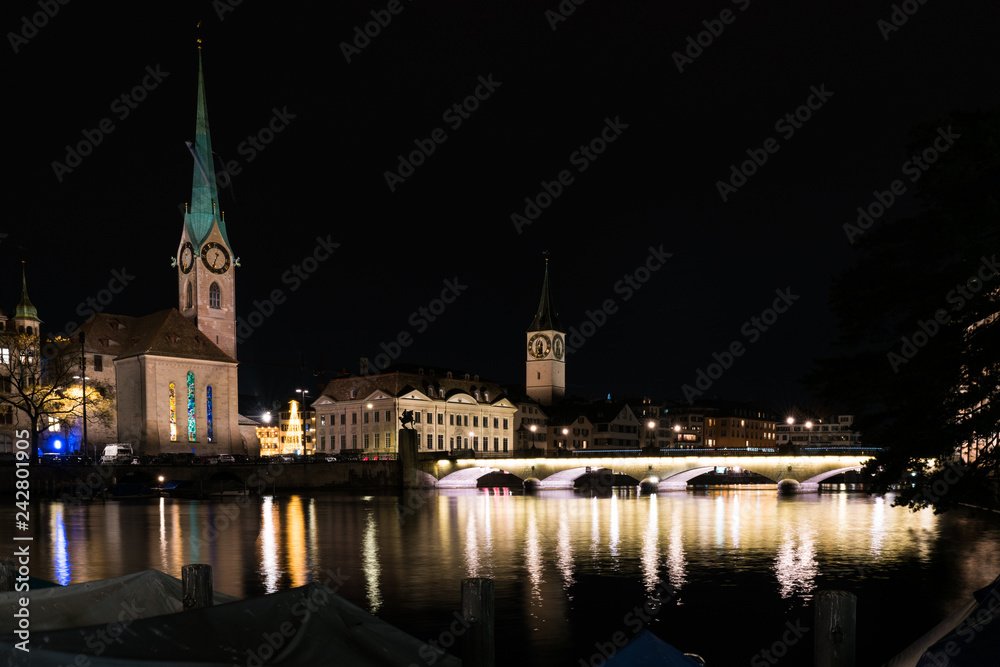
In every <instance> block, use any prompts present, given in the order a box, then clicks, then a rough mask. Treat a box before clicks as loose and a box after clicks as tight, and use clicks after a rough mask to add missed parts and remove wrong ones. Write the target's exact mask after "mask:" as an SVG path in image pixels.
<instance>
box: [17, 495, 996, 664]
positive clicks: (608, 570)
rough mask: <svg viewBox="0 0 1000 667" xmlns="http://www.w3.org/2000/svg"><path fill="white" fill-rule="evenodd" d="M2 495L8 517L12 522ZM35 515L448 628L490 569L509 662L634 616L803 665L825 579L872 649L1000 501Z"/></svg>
mask: <svg viewBox="0 0 1000 667" xmlns="http://www.w3.org/2000/svg"><path fill="white" fill-rule="evenodd" d="M8 505H11V507H4V508H3V509H2V510H0V521H5V522H6V523H5V525H13V516H12V515H13V512H14V508H13V507H12V505H13V503H8ZM8 515H9V516H8ZM31 530H32V531H33V532H34V536H35V541H34V543H33V547H32V550H33V558H32V575H33V576H36V577H41V578H45V579H50V580H53V581H57V582H59V583H62V584H68V583H75V582H82V581H89V580H93V579H99V578H103V577H111V576H117V575H122V574H126V573H130V572H135V571H139V570H144V569H147V568H155V569H159V570H162V571H164V572H166V573H168V574H171V575H173V576H176V577H180V576H181V567H182V566H183V565H185V564H189V563H208V564H211V565H212V566H213V577H214V583H215V588H216V589H217V590H219V591H221V592H223V593H228V594H231V595H235V596H238V597H246V596H253V595H261V594H265V593H269V592H273V591H277V590H281V589H284V588H287V587H292V586H300V585H303V584H305V583H307V582H309V581H314V580H315V581H323V582H328V583H331V584H336V585H339V589H338V592H339V593H340V594H341V595H343V596H344V597H345V598H347V599H348V600H350V601H352V602H354V603H355V604H357V605H358V606H360V607H362V608H364V609H366V610H368V611H370V612H372V613H373V614H375V615H377V616H379V617H380V618H383V619H385V620H387V621H389V622H390V623H393V624H395V625H397V626H398V627H400V628H402V629H404V630H406V631H407V632H409V633H410V634H413V635H414V636H416V637H418V638H421V639H424V640H433V641H437V642H441V643H442V644H445V645H448V644H450V643H451V641H452V639H453V636H452V635H451V633H450V631H449V626H454V623H453V621H454V620H455V617H454V614H455V612H456V611H458V610H459V609H460V584H461V580H462V579H463V578H466V577H490V578H492V579H494V581H495V587H496V638H497V651H498V664H499V665H508V664H520V665H538V666H541V665H545V666H546V667H560V666H566V667H569V666H571V665H572V666H578V665H588V664H589V665H594V666H596V665H599V664H601V659H602V653H605V652H609V651H610V650H611V649H613V648H614V647H615V642H616V641H618V642H621V641H622V639H623V638H625V639H629V638H631V637H633V636H635V635H636V633H637V632H638V631H639V630H640V627H641V626H642V625H644V623H642V622H641V620H640V619H643V618H647V619H648V628H649V630H650V631H652V632H653V633H654V634H655V635H657V636H659V637H660V638H661V639H663V640H665V641H667V642H669V643H670V644H672V645H674V646H675V647H677V648H679V649H681V650H683V651H689V652H693V653H697V654H699V655H701V656H702V657H703V658H705V659H706V661H707V663H708V665H709V666H710V667H717V666H726V667H728V666H730V665H770V664H783V665H789V666H793V665H807V664H811V662H812V659H811V650H812V648H811V647H812V635H811V630H812V626H813V622H812V608H811V606H810V603H811V601H812V599H813V597H814V595H815V594H816V593H817V592H818V591H820V590H846V591H850V592H852V593H854V594H856V595H857V604H858V614H857V622H858V665H859V666H863V665H880V664H882V663H883V662H885V661H886V660H887V659H889V658H890V657H892V656H893V655H894V654H895V653H897V652H898V651H899V650H901V649H903V648H904V647H905V646H906V645H907V644H908V643H909V642H911V641H912V640H914V639H916V638H917V637H918V636H920V635H921V634H922V633H923V632H924V631H925V630H927V629H929V628H930V627H931V626H933V625H934V624H935V623H936V622H937V621H938V620H940V619H941V618H942V617H944V616H945V615H947V614H948V613H949V612H950V611H951V610H953V609H954V608H956V607H958V606H961V605H962V604H963V603H964V602H966V601H967V600H968V598H969V596H970V595H971V593H972V592H973V591H974V590H976V589H978V588H980V587H982V586H985V585H986V584H988V583H990V582H991V581H992V580H993V579H994V578H996V577H997V575H998V574H1000V515H998V514H993V513H989V512H984V511H980V510H973V509H960V510H956V511H954V512H951V513H947V514H944V515H938V516H936V515H934V514H933V513H932V512H930V511H922V512H917V513H913V512H911V511H908V510H906V509H902V508H895V507H892V506H891V498H886V499H881V498H872V497H869V496H867V495H864V494H857V493H847V492H825V493H822V494H801V495H795V496H780V495H778V494H777V493H776V492H775V490H774V487H773V486H772V487H762V488H740V489H736V488H731V489H720V490H702V491H691V490H689V491H687V492H668V493H658V494H654V495H644V494H639V493H637V492H636V491H635V490H633V489H621V490H617V491H615V492H614V493H608V494H604V495H601V496H594V495H581V494H580V493H578V492H573V491H544V492H539V493H537V494H535V495H525V494H521V493H511V492H510V491H507V490H505V489H488V490H479V491H473V490H456V491H432V492H426V493H417V492H413V493H411V494H408V495H402V496H399V495H360V494H353V495H349V494H334V493H310V494H298V495H296V494H287V495H284V496H280V497H277V498H272V497H269V496H265V497H264V498H262V499H253V500H252V501H251V502H249V503H244V504H240V503H237V502H236V501H235V500H227V501H221V502H220V501H187V500H172V499H159V500H149V501H118V502H114V501H108V502H106V503H101V502H96V503H93V504H80V505H72V504H68V503H63V502H58V501H45V502H42V503H37V504H35V505H34V506H33V507H32V521H31ZM616 633H617V634H616ZM765 651H767V653H765ZM779 654H780V655H779Z"/></svg>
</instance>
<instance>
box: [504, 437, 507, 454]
mask: <svg viewBox="0 0 1000 667" xmlns="http://www.w3.org/2000/svg"><path fill="white" fill-rule="evenodd" d="M503 450H504V451H505V452H506V451H507V438H504V439H503Z"/></svg>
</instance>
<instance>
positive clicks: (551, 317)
mask: <svg viewBox="0 0 1000 667" xmlns="http://www.w3.org/2000/svg"><path fill="white" fill-rule="evenodd" d="M528 331H562V327H560V326H559V313H557V312H556V310H555V306H554V305H552V294H551V291H550V289H549V260H548V258H546V259H545V277H544V278H543V279H542V298H541V299H540V300H539V301H538V312H537V313H535V320H534V321H533V322H532V323H531V326H530V327H528Z"/></svg>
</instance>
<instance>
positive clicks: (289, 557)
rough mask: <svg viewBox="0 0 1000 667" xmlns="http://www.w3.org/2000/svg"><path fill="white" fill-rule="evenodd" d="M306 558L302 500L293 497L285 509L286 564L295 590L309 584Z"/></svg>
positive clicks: (298, 497)
mask: <svg viewBox="0 0 1000 667" xmlns="http://www.w3.org/2000/svg"><path fill="white" fill-rule="evenodd" d="M306 558H307V554H306V527H305V516H304V514H303V511H302V498H301V497H300V496H292V497H291V498H289V500H288V505H287V506H286V507H285V563H286V568H287V570H288V573H289V574H290V575H291V577H292V584H291V585H292V587H293V588H296V587H298V586H305V585H306V584H308V583H309V569H308V565H307V563H306Z"/></svg>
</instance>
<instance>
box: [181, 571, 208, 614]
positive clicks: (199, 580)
mask: <svg viewBox="0 0 1000 667" xmlns="http://www.w3.org/2000/svg"><path fill="white" fill-rule="evenodd" d="M181 589H182V591H183V592H184V609H185V610H187V609H201V608H202V607H211V606H212V595H213V591H212V566H211V565H202V564H196V565H185V566H184V567H182V568H181Z"/></svg>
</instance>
